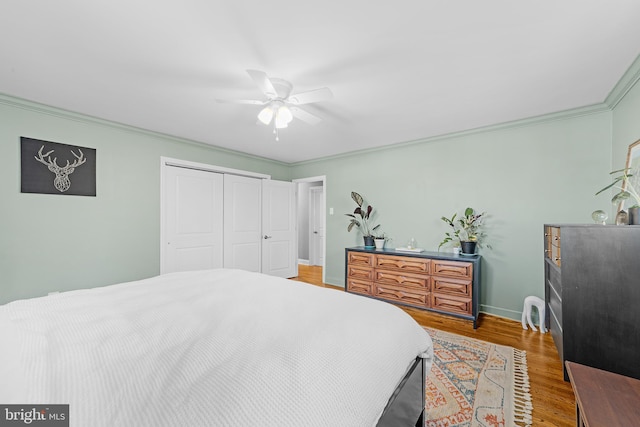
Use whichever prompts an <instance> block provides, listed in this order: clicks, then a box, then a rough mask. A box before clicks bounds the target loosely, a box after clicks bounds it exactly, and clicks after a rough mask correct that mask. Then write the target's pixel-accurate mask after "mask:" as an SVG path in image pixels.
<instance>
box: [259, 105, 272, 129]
mask: <svg viewBox="0 0 640 427" xmlns="http://www.w3.org/2000/svg"><path fill="white" fill-rule="evenodd" d="M272 119H273V109H272V108H271V106H270V105H267V106H266V107H264V108H263V109H262V111H260V113H259V114H258V120H260V121H261V122H262V123H264V124H265V125H268V124H269V123H271V120H272Z"/></svg>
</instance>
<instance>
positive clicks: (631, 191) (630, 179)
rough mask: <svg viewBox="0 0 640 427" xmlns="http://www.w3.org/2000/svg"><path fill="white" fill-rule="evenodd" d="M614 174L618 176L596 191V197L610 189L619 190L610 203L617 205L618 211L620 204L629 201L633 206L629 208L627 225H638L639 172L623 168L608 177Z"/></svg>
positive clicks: (639, 221)
mask: <svg viewBox="0 0 640 427" xmlns="http://www.w3.org/2000/svg"><path fill="white" fill-rule="evenodd" d="M616 173H618V174H620V175H618V176H615V177H613V182H612V183H611V184H609V185H607V186H606V187H604V188H603V189H602V190H600V191H598V192H597V193H596V196H597V195H598V194H600V193H602V192H603V191H606V190H608V189H610V188H615V189H616V190H620V191H618V192H617V193H616V194H615V195H614V196H613V198H612V199H611V203H613V204H614V205H616V204H619V206H620V207H619V209H621V208H622V203H624V202H625V201H626V200H629V199H631V200H632V201H633V205H632V206H631V207H630V208H629V224H631V225H640V212H639V211H640V191H639V189H640V170H638V169H637V168H636V169H634V170H631V169H630V168H625V169H620V170H617V171H613V172H611V174H610V175H613V174H616Z"/></svg>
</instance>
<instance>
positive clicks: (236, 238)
mask: <svg viewBox="0 0 640 427" xmlns="http://www.w3.org/2000/svg"><path fill="white" fill-rule="evenodd" d="M261 224H262V180H261V179H258V178H248V177H244V176H238V175H227V174H225V175H224V267H225V268H238V269H241V270H248V271H255V272H260V271H261V270H260V266H261V265H260V264H261V244H262V227H261Z"/></svg>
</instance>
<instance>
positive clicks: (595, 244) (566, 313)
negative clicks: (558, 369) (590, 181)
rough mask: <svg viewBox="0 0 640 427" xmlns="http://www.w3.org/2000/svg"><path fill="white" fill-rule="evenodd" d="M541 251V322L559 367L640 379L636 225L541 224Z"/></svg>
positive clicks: (639, 241) (639, 261) (639, 233)
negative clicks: (569, 365) (583, 367)
mask: <svg viewBox="0 0 640 427" xmlns="http://www.w3.org/2000/svg"><path fill="white" fill-rule="evenodd" d="M544 247H545V249H544V254H545V255H544V276H545V301H546V319H545V322H546V325H547V327H548V328H549V329H550V331H551V335H552V336H553V340H554V342H555V344H556V347H557V348H558V353H559V355H560V359H562V362H563V365H564V362H565V361H566V360H569V361H572V362H577V363H580V364H583V365H587V366H591V367H594V368H598V369H603V370H605V371H610V372H615V373H618V374H621V375H625V376H629V377H632V378H640V362H638V361H639V360H640V226H631V225H627V226H623V225H621V226H615V225H596V224H594V225H564V224H561V225H545V226H544ZM565 380H568V376H567V372H566V368H565Z"/></svg>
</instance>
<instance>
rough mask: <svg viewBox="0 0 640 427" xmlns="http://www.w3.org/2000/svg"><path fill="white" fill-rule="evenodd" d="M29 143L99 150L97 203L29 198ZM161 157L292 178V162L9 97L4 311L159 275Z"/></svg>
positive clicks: (1, 125) (0, 112)
mask: <svg viewBox="0 0 640 427" xmlns="http://www.w3.org/2000/svg"><path fill="white" fill-rule="evenodd" d="M21 136H26V137H31V138H37V139H43V140H47V141H53V142H59V143H65V144H71V145H79V146H83V147H90V148H95V149H96V150H97V196H96V197H79V196H65V195H43V194H22V193H20V137H21ZM161 156H166V157H173V158H179V159H184V160H191V161H197V162H201V163H210V164H214V165H219V166H225V167H230V168H236V169H243V170H250V171H254V172H261V173H266V174H270V175H271V176H272V177H273V178H274V179H282V180H289V179H290V175H289V167H288V166H287V165H284V164H280V163H277V162H272V161H267V160H263V159H259V158H254V157H250V156H245V155H241V154H238V153H234V152H231V151H227V150H221V149H215V148H212V147H210V146H205V145H204V144H196V143H190V142H188V141H184V140H178V139H174V138H171V137H165V136H162V135H158V134H154V133H150V132H144V131H138V130H135V129H133V128H128V127H125V126H119V125H115V124H112V123H108V122H104V121H100V120H93V119H90V118H88V117H84V116H81V115H77V114H72V113H67V112H63V111H60V110H56V109H53V108H47V107H43V106H40V105H37V104H33V103H28V102H25V101H21V100H17V99H15V98H10V97H7V96H0V158H2V161H3V167H1V168H0V183H2V185H0V200H2V208H1V210H0V211H1V214H0V224H1V225H0V227H2V233H1V234H0V304H1V303H5V302H8V301H11V300H14V299H18V298H27V297H34V296H40V295H45V294H46V293H47V292H50V291H65V290H70V289H77V288H84V287H95V286H102V285H107V284H112V283H118V282H123V281H129V280H135V279H140V278H144V277H150V276H154V275H157V274H159V272H160V157H161ZM52 176H53V175H52ZM71 180H72V182H73V175H71Z"/></svg>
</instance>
